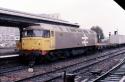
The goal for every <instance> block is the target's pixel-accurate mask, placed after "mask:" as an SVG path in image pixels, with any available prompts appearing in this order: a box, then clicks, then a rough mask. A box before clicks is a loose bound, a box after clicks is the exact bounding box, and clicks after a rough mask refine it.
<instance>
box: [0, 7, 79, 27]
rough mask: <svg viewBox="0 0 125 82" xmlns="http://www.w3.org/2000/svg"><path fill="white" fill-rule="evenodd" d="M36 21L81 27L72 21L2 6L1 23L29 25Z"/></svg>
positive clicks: (0, 10) (0, 11) (0, 9)
mask: <svg viewBox="0 0 125 82" xmlns="http://www.w3.org/2000/svg"><path fill="white" fill-rule="evenodd" d="M35 23H49V24H60V25H66V26H72V27H79V25H78V24H75V23H70V22H67V21H64V20H60V19H54V18H47V17H42V16H40V15H36V14H30V13H25V12H20V11H15V10H10V9H5V8H0V25H8V26H13V25H15V26H20V27H21V26H27V25H31V24H35Z"/></svg>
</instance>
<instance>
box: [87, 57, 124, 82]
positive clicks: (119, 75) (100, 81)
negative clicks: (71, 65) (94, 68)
mask: <svg viewBox="0 0 125 82" xmlns="http://www.w3.org/2000/svg"><path fill="white" fill-rule="evenodd" d="M88 82H125V57H124V58H123V59H122V60H121V62H119V63H118V64H117V65H115V66H114V67H113V68H112V69H110V70H109V71H107V72H106V73H105V74H103V75H101V76H99V77H97V78H96V79H92V80H90V81H88Z"/></svg>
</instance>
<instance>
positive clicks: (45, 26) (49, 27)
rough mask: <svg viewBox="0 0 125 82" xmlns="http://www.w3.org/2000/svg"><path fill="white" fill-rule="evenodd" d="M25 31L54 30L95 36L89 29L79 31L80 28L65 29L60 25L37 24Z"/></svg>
mask: <svg viewBox="0 0 125 82" xmlns="http://www.w3.org/2000/svg"><path fill="white" fill-rule="evenodd" d="M26 29H27V30H30V29H46V30H54V31H59V32H78V33H79V32H84V33H92V34H95V32H94V31H92V30H90V29H81V28H73V27H70V28H69V27H66V26H62V25H51V24H49V25H48V24H44V23H43V24H42V23H41V24H39V25H33V26H29V27H27V28H26Z"/></svg>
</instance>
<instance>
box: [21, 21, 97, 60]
mask: <svg viewBox="0 0 125 82" xmlns="http://www.w3.org/2000/svg"><path fill="white" fill-rule="evenodd" d="M96 43H97V37H96V33H95V32H94V31H92V30H85V29H80V28H74V27H69V26H63V25H52V24H45V23H40V24H36V25H32V26H28V27H26V28H25V29H23V32H22V38H21V43H20V45H21V46H20V52H21V56H23V58H24V57H26V58H29V59H30V60H31V59H35V60H36V59H37V58H38V59H50V60H53V59H55V58H61V57H69V56H74V55H79V54H82V53H85V52H86V51H88V50H89V51H93V50H95V45H96ZM38 59H37V60H38Z"/></svg>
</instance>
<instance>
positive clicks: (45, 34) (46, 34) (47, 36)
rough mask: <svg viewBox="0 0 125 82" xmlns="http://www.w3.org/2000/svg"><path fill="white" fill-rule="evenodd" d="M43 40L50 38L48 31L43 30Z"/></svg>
mask: <svg viewBox="0 0 125 82" xmlns="http://www.w3.org/2000/svg"><path fill="white" fill-rule="evenodd" d="M43 37H44V38H50V31H49V30H44V35H43Z"/></svg>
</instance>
